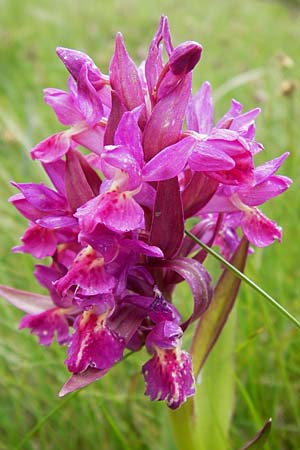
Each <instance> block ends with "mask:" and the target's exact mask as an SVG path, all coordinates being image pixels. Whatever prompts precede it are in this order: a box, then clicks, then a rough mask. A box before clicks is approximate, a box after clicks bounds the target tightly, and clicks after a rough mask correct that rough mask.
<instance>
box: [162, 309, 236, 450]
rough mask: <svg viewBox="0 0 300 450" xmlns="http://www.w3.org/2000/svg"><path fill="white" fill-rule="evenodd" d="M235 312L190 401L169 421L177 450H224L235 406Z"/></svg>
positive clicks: (171, 416)
mask: <svg viewBox="0 0 300 450" xmlns="http://www.w3.org/2000/svg"><path fill="white" fill-rule="evenodd" d="M235 328H236V311H235V308H234V309H233V311H232V312H231V314H230V317H229V319H228V321H227V323H226V325H225V327H224V329H223V331H222V334H221V335H220V337H219V339H218V342H217V343H216V345H215V346H214V348H213V350H212V352H211V353H210V355H209V358H208V359H207V361H206V363H205V365H204V367H203V369H202V371H201V374H200V379H199V384H198V383H197V392H196V395H195V397H194V398H193V399H192V398H190V399H189V400H188V401H187V402H186V403H185V404H184V405H182V406H181V408H179V409H178V410H176V411H170V413H169V417H170V421H171V425H172V429H173V435H174V438H175V442H176V444H177V449H178V450H208V449H209V450H220V449H222V450H225V449H227V448H230V446H229V444H228V431H229V426H230V421H231V417H232V412H233V406H234V358H233V353H234V352H233V348H234V336H235Z"/></svg>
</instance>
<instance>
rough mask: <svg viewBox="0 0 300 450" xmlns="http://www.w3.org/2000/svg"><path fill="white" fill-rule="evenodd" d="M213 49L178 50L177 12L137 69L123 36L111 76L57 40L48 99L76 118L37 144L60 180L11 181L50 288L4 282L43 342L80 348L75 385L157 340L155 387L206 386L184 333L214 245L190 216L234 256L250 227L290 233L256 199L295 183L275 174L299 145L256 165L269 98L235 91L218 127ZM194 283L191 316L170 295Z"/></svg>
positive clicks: (152, 348)
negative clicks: (198, 72) (204, 61)
mask: <svg viewBox="0 0 300 450" xmlns="http://www.w3.org/2000/svg"><path fill="white" fill-rule="evenodd" d="M163 49H164V52H163ZM201 53H202V47H201V45H200V44H198V43H197V42H194V41H187V42H184V43H181V44H179V45H178V46H177V47H176V48H174V47H173V44H172V40H171V36H170V31H169V26H168V20H167V18H166V17H162V18H161V21H160V24H159V27H158V30H157V32H156V34H155V35H154V37H153V40H152V42H151V44H150V47H149V51H148V54H147V57H146V60H145V62H144V63H143V64H142V65H141V66H140V67H139V68H138V67H137V66H136V64H135V63H134V61H133V60H132V59H131V57H130V55H129V53H128V51H127V49H126V47H125V43H124V40H123V37H122V35H121V34H120V33H118V34H117V37H116V46H115V51H114V54H113V57H112V60H111V63H110V66H109V75H104V74H103V73H102V72H101V71H100V69H98V67H97V66H96V65H95V63H94V62H93V60H92V59H91V58H90V57H89V56H87V55H85V54H84V53H82V52H79V51H76V50H71V49H66V48H62V47H60V48H58V49H57V54H58V56H59V58H60V59H61V60H62V62H63V63H64V65H65V67H66V68H67V70H68V72H69V73H70V77H69V81H68V91H62V90H59V89H54V88H48V89H46V90H45V92H44V94H45V102H46V103H47V104H48V105H50V106H51V107H52V109H53V110H54V113H55V114H56V116H57V119H58V121H59V122H60V123H61V124H62V125H63V126H65V127H68V128H66V129H65V130H63V131H59V132H57V133H55V134H53V135H52V136H50V137H48V138H46V139H45V140H43V141H42V142H40V143H39V144H38V145H37V146H35V147H34V148H33V149H32V151H31V156H32V158H33V159H36V160H39V161H40V162H41V164H42V168H43V169H44V170H45V173H46V175H47V176H48V177H49V180H50V182H51V184H52V187H48V186H46V185H44V184H42V183H40V184H36V183H13V186H15V187H16V188H17V189H18V190H19V191H20V192H19V193H17V194H15V195H13V196H12V197H11V199H10V201H11V202H12V204H13V205H14V206H15V207H16V208H17V210H18V211H19V212H20V213H21V214H22V215H23V216H24V217H25V218H26V219H28V221H29V227H28V229H27V230H26V231H25V233H24V235H23V237H22V238H21V240H22V244H21V245H19V246H17V247H15V248H14V251H16V252H25V253H30V254H32V255H33V256H34V257H36V258H38V259H41V260H43V258H45V257H48V262H47V263H45V262H44V261H40V263H39V264H38V265H36V267H35V272H34V275H35V277H36V279H37V281H38V282H39V283H40V284H41V286H43V288H45V289H46V290H47V291H48V295H47V296H41V295H37V294H33V293H29V292H25V291H18V290H16V289H13V288H9V287H6V286H0V293H1V295H2V296H3V297H4V298H6V299H7V300H8V301H9V302H11V303H12V304H14V305H15V306H17V307H19V308H20V309H22V310H24V311H25V312H26V313H27V315H26V316H25V317H24V318H23V319H22V320H21V323H20V328H29V330H31V332H32V333H33V334H36V335H37V336H38V338H39V343H40V344H42V345H50V343H51V342H52V340H53V338H54V337H55V336H56V338H57V341H58V343H59V344H61V345H63V344H67V345H68V350H67V359H66V361H65V364H66V366H67V368H68V369H69V371H70V372H71V374H72V375H71V378H70V380H69V381H68V382H67V383H66V385H65V386H64V388H63V390H62V392H63V394H65V393H68V392H70V391H71V390H74V389H76V388H80V387H82V386H84V385H85V384H88V383H90V382H92V381H95V380H96V379H99V378H100V377H102V376H104V375H105V374H106V373H107V371H108V370H109V369H111V368H112V367H113V366H114V365H115V364H116V363H118V362H120V361H121V360H122V358H123V355H124V354H126V352H128V351H138V350H140V349H141V348H142V347H144V346H145V347H146V349H147V351H148V352H149V353H150V354H151V355H152V357H151V359H150V360H149V361H147V362H146V363H145V364H144V365H143V367H142V373H143V376H144V380H145V383H146V392H145V393H146V395H148V396H149V397H150V399H151V400H165V401H166V402H167V404H168V406H169V407H170V408H173V409H175V408H178V407H179V406H180V405H181V404H182V403H183V402H184V401H185V400H186V399H187V398H188V397H190V396H192V395H193V394H194V392H195V383H194V375H193V368H192V359H191V355H190V354H189V353H188V352H187V351H185V350H183V349H182V345H183V341H184V333H185V332H186V330H187V329H188V328H189V327H190V325H191V324H192V323H193V322H195V321H197V320H199V319H200V320H201V318H202V317H203V314H204V313H205V311H206V310H207V308H208V307H209V305H210V302H211V298H212V287H211V277H210V275H209V273H208V272H207V270H206V269H205V267H204V266H203V262H204V260H205V257H206V253H205V252H204V251H203V250H202V251H201V250H200V251H199V249H198V248H197V247H196V246H195V244H194V243H193V242H192V241H191V240H190V239H188V238H185V237H184V228H185V224H186V219H188V218H191V217H192V218H193V220H194V223H195V224H194V227H193V228H192V231H193V233H194V234H195V235H196V236H197V237H199V238H201V239H202V240H203V241H204V242H205V243H206V244H207V245H209V246H212V245H219V246H220V249H221V251H222V253H223V254H225V255H226V257H230V256H231V255H232V253H233V252H234V250H235V249H236V247H237V245H238V243H239V240H240V237H239V234H238V232H237V229H238V227H239V226H240V227H241V229H242V232H243V234H244V235H245V236H246V238H247V239H248V240H249V241H250V242H251V243H252V244H253V245H256V246H259V247H262V246H265V245H269V244H271V243H272V242H273V241H274V239H278V240H281V229H280V228H279V227H278V226H277V225H276V224H275V223H274V222H272V221H271V220H270V219H268V218H267V217H265V216H264V215H263V214H262V212H261V211H260V210H259V209H258V208H257V207H258V206H260V205H262V204H263V203H264V202H265V201H267V200H269V199H271V198H272V197H275V196H277V195H279V194H281V193H282V192H284V191H285V190H286V189H287V188H288V186H289V184H290V183H291V180H289V179H288V178H286V177H284V176H281V175H275V172H276V171H277V170H278V169H279V167H280V166H281V164H282V162H283V161H284V159H285V158H286V157H287V153H285V154H283V155H282V156H280V157H279V158H276V159H273V160H272V161H269V162H268V163H266V164H263V165H262V166H259V167H255V162H254V157H255V154H256V153H258V152H259V151H262V150H263V146H262V145H261V144H260V143H258V142H257V141H256V140H255V123H254V122H255V118H256V116H257V115H258V113H259V109H258V108H256V109H253V110H251V111H249V112H246V113H243V112H242V105H241V104H240V103H238V102H237V101H235V100H233V101H232V104H231V107H230V109H229V111H228V112H227V113H226V114H225V115H224V116H223V117H222V118H221V120H219V122H217V123H216V124H215V125H214V123H213V103H212V97H211V88H210V85H209V83H208V82H205V83H204V84H203V85H202V87H201V88H200V90H199V92H198V93H197V94H196V95H195V96H194V97H193V96H192V89H191V88H192V71H193V69H194V67H195V66H196V65H197V63H198V62H199V60H200V57H201ZM164 54H165V55H166V57H164ZM80 146H83V147H84V148H85V151H84V152H81V150H80ZM49 260H50V262H49ZM182 281H186V282H187V283H188V285H189V288H190V290H191V293H192V305H191V308H190V311H191V312H190V315H189V316H188V317H185V318H184V319H182V316H181V314H180V311H179V310H178V309H177V308H176V307H175V306H174V304H173V303H172V294H173V292H174V289H175V287H176V286H177V284H179V283H181V282H182Z"/></svg>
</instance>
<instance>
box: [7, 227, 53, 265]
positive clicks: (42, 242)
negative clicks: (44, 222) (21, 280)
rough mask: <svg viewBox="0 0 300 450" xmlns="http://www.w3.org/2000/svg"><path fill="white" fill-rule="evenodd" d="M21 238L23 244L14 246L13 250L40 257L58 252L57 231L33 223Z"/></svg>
mask: <svg viewBox="0 0 300 450" xmlns="http://www.w3.org/2000/svg"><path fill="white" fill-rule="evenodd" d="M21 240H22V242H23V245H20V246H17V247H14V248H13V249H12V250H13V252H15V253H17V252H21V253H29V254H30V255H33V256H34V257H35V258H38V259H42V258H45V257H46V256H53V255H54V253H55V252H56V246H57V238H56V236H55V232H54V231H52V230H49V229H47V228H44V227H40V226H39V225H35V224H31V225H30V227H29V228H28V229H27V230H26V231H25V233H24V235H23V236H22V238H21Z"/></svg>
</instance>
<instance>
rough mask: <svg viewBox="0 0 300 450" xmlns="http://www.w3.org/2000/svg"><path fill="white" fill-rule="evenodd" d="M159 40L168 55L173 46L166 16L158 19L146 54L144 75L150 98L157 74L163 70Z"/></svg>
mask: <svg viewBox="0 0 300 450" xmlns="http://www.w3.org/2000/svg"><path fill="white" fill-rule="evenodd" d="M161 41H163V42H164V45H165V48H166V51H167V54H168V55H169V56H170V54H171V52H172V51H173V46H172V42H171V36H170V31H169V24H168V18H167V17H166V16H162V17H161V19H160V23H159V27H158V30H157V32H156V33H155V36H154V38H153V39H152V42H151V44H150V47H149V51H148V56H147V59H146V63H145V75H146V79H147V84H148V90H149V93H150V98H151V97H152V94H153V91H154V88H155V85H156V83H157V81H158V78H159V75H160V74H161V72H162V70H163V64H164V63H163V58H162V49H161V45H160V43H161Z"/></svg>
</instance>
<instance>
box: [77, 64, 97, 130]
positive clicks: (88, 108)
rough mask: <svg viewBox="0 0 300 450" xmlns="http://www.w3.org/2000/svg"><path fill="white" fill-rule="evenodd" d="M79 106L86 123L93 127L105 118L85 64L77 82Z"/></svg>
mask: <svg viewBox="0 0 300 450" xmlns="http://www.w3.org/2000/svg"><path fill="white" fill-rule="evenodd" d="M77 89H78V104H79V107H80V111H81V113H82V115H83V117H84V118H85V120H86V123H87V124H88V125H89V126H90V127H93V126H94V125H96V124H97V122H99V121H100V119H101V118H102V116H103V106H102V102H101V100H100V98H99V96H98V95H97V92H96V90H95V88H94V87H93V85H92V83H91V82H90V81H89V79H88V65H87V64H83V66H82V67H81V69H80V72H79V77H78V80H77Z"/></svg>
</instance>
